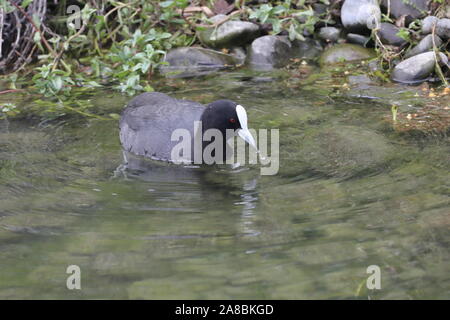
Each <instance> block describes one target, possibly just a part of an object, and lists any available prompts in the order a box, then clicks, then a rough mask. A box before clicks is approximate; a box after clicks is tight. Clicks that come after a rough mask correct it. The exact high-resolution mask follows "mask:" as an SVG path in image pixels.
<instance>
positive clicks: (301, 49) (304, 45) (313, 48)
mask: <svg viewBox="0 0 450 320" xmlns="http://www.w3.org/2000/svg"><path fill="white" fill-rule="evenodd" d="M322 51H323V48H322V45H321V44H320V41H318V40H313V39H311V38H306V39H305V40H304V41H300V40H294V41H292V50H291V55H292V58H300V59H317V57H318V56H319V55H320V53H321V52H322Z"/></svg>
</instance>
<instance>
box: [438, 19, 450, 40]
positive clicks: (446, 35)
mask: <svg viewBox="0 0 450 320" xmlns="http://www.w3.org/2000/svg"><path fill="white" fill-rule="evenodd" d="M436 34H437V35H438V36H439V37H441V38H442V39H450V19H447V18H443V19H439V21H438V22H437V24H436Z"/></svg>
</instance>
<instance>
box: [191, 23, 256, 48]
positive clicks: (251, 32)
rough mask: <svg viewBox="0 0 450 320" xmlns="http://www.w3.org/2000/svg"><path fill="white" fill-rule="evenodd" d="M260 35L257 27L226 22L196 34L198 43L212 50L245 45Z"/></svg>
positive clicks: (252, 24) (249, 24) (251, 24)
mask: <svg viewBox="0 0 450 320" xmlns="http://www.w3.org/2000/svg"><path fill="white" fill-rule="evenodd" d="M259 34H260V29H259V26H258V25H256V24H254V23H252V22H247V21H227V22H224V23H223V24H221V25H220V26H218V27H217V28H208V29H206V30H202V31H199V32H198V33H197V35H198V37H199V39H200V41H201V42H202V43H203V44H204V45H206V46H208V47H212V48H231V47H238V46H242V45H245V44H247V43H249V42H251V41H252V40H253V39H255V38H257V37H258V36H259Z"/></svg>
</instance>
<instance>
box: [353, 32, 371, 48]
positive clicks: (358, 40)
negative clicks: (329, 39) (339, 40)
mask: <svg viewBox="0 0 450 320" xmlns="http://www.w3.org/2000/svg"><path fill="white" fill-rule="evenodd" d="M347 42H349V43H354V44H359V45H360V46H363V47H368V46H369V44H371V42H372V41H371V39H370V37H366V36H363V35H361V34H356V33H349V34H347Z"/></svg>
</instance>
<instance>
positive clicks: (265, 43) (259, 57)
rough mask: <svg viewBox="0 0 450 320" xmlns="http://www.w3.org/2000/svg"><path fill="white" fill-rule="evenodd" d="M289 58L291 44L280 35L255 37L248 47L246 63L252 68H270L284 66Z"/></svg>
mask: <svg viewBox="0 0 450 320" xmlns="http://www.w3.org/2000/svg"><path fill="white" fill-rule="evenodd" d="M290 58H291V44H290V42H289V41H288V40H287V39H285V38H284V37H281V36H273V35H269V36H263V37H260V38H257V39H255V40H254V41H253V42H252V44H251V45H250V47H249V49H248V54H247V63H248V65H249V66H250V67H251V68H252V69H256V70H272V69H276V68H281V67H284V66H285V65H287V64H288V63H289V59H290Z"/></svg>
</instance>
